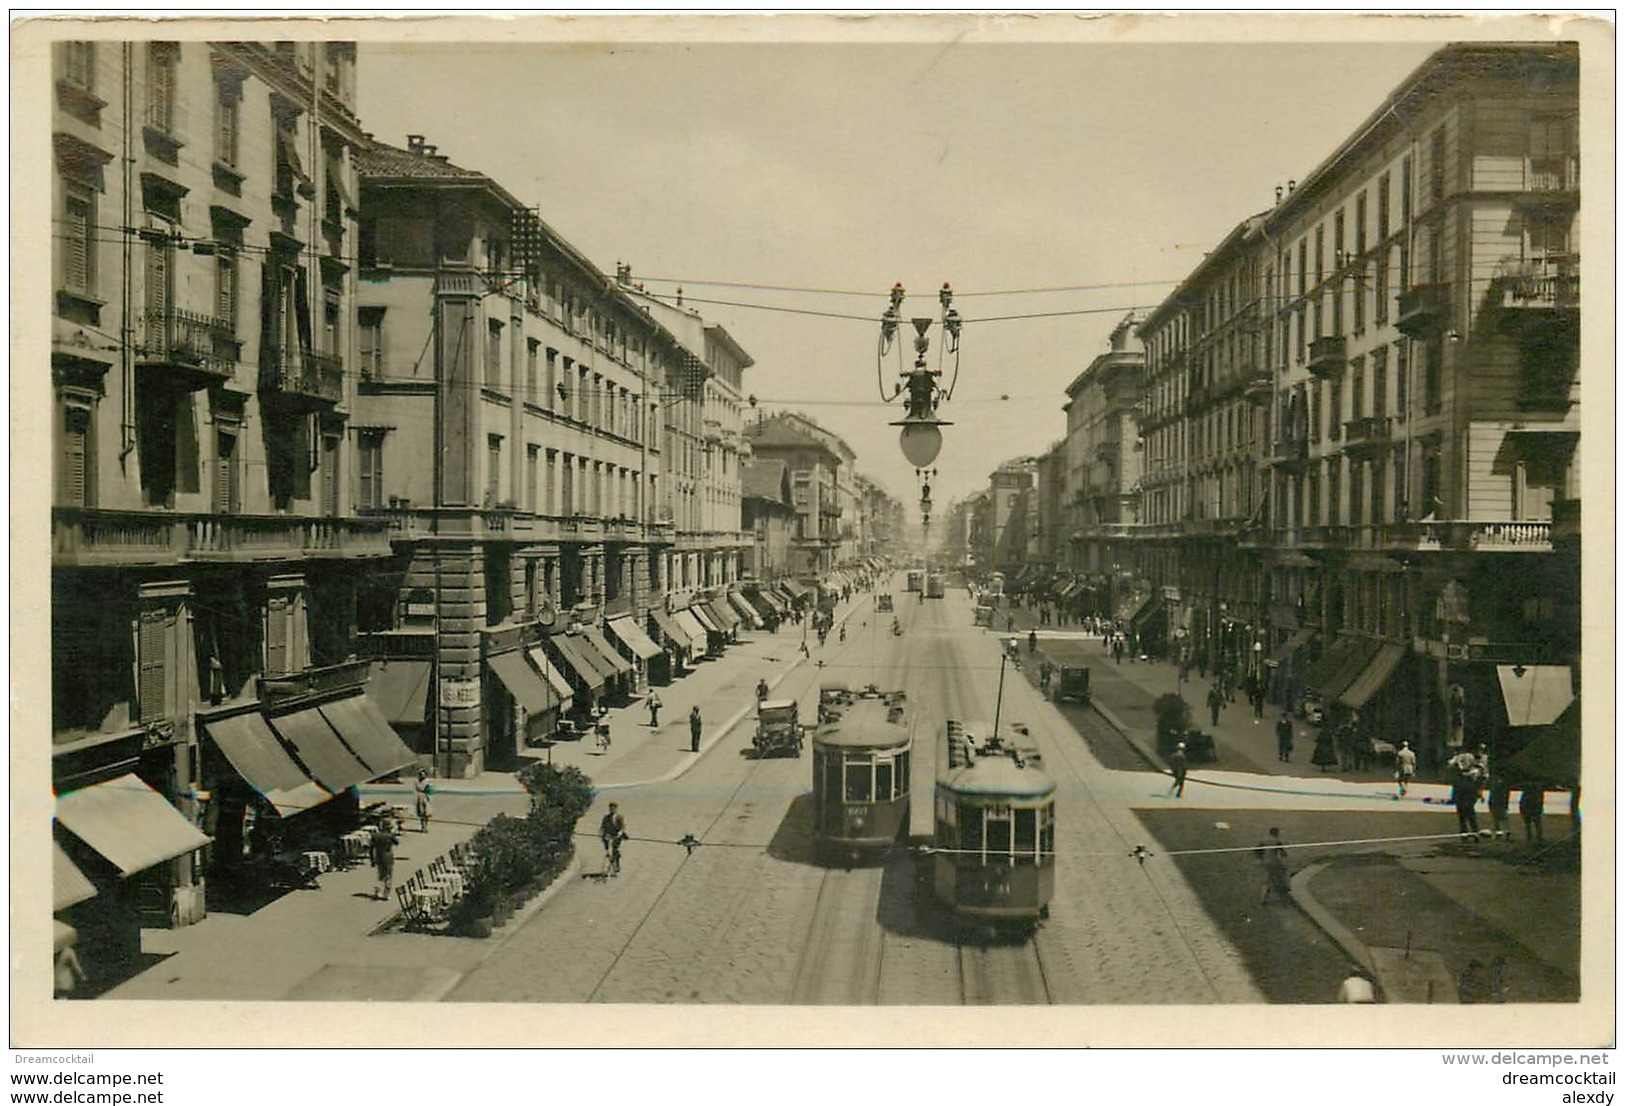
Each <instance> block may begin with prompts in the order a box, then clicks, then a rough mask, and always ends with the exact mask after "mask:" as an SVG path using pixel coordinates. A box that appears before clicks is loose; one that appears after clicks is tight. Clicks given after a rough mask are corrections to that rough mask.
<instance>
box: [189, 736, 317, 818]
mask: <svg viewBox="0 0 1625 1106" xmlns="http://www.w3.org/2000/svg"><path fill="white" fill-rule="evenodd" d="M203 728H204V730H205V731H206V732H207V733H208V735H209V736H210V737H212V738H214V743H215V745H216V746H217V747H218V748H219V749H220V751H221V752H222V753H224V754H225V757H226V759H227V760H228V761H230V762H231V766H232V767H233V768H235V769H236V770H237V774H238V775H239V776H241V777H242V778H243V782H244V783H246V784H248V786H249V787H252V788H253V789H254V790H255V791H257V792H259V793H260V794H261V795H263V796H265V800H266V802H268V803H270V804H271V805H272V806H273V807H274V808H276V812H277V813H278V814H280V815H281V816H282V817H284V818H289V817H292V816H293V815H295V814H299V813H302V812H304V811H307V810H310V809H311V808H312V807H318V806H321V805H322V804H323V803H325V802H327V800H329V799H331V798H332V797H333V793H332V792H331V791H328V790H327V789H326V788H324V787H322V786H321V785H320V784H318V783H316V782H315V781H313V780H312V779H311V778H310V777H309V776H307V775H306V774H305V770H304V769H303V768H301V767H299V765H297V764H295V763H294V760H293V757H291V756H289V755H288V750H287V749H285V748H283V747H282V742H280V741H278V740H277V738H276V734H274V733H272V732H271V727H270V726H268V725H266V724H265V716H264V715H262V714H259V713H257V712H256V713H253V714H239V715H236V716H235V717H232V718H221V719H218V720H210V721H208V722H205V723H204V724H203Z"/></svg>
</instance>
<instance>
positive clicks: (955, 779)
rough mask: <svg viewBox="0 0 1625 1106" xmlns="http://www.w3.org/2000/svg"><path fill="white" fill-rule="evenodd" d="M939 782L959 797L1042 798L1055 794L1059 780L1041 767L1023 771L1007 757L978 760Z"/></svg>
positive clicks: (948, 774)
mask: <svg viewBox="0 0 1625 1106" xmlns="http://www.w3.org/2000/svg"><path fill="white" fill-rule="evenodd" d="M937 783H938V784H939V785H941V786H942V787H945V788H947V789H948V790H950V791H952V792H954V793H955V794H956V795H986V796H993V795H1008V796H1010V797H1012V798H1023V799H1028V798H1042V797H1044V796H1046V795H1051V794H1053V793H1054V791H1055V781H1054V780H1053V779H1051V778H1050V776H1049V774H1048V773H1047V772H1045V771H1044V770H1043V769H1041V768H1036V767H1033V766H1031V765H1029V766H1027V767H1025V768H1022V767H1019V766H1018V765H1017V764H1016V762H1015V761H1014V760H1011V759H1010V758H1009V757H1007V756H986V757H976V758H975V759H973V760H972V761H971V762H970V763H969V764H966V765H963V766H962V767H959V768H954V769H951V770H950V771H948V772H946V773H944V774H943V775H942V777H941V778H940V779H938V780H937Z"/></svg>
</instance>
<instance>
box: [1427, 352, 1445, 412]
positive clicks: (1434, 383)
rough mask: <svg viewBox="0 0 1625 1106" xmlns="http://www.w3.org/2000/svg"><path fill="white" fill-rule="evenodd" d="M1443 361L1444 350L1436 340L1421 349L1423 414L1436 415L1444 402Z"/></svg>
mask: <svg viewBox="0 0 1625 1106" xmlns="http://www.w3.org/2000/svg"><path fill="white" fill-rule="evenodd" d="M1443 359H1444V350H1442V349H1441V348H1440V346H1439V342H1438V339H1433V340H1432V341H1429V342H1428V343H1426V344H1425V345H1423V347H1422V410H1423V413H1424V414H1429V415H1437V414H1438V413H1439V409H1440V407H1441V406H1442V405H1443V402H1444V395H1443V388H1442V380H1441V378H1442V375H1443V368H1442V366H1441V365H1440V362H1441V361H1442V360H1443Z"/></svg>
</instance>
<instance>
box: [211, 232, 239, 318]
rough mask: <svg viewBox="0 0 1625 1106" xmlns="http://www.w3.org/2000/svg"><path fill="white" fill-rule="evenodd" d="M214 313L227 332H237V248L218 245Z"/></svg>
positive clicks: (215, 261)
mask: <svg viewBox="0 0 1625 1106" xmlns="http://www.w3.org/2000/svg"><path fill="white" fill-rule="evenodd" d="M214 313H215V318H216V319H218V320H219V321H220V322H221V323H222V324H224V326H225V327H226V329H227V330H229V331H231V332H232V333H236V331H237V247H236V246H235V245H228V244H226V243H217V244H216V246H215V254H214Z"/></svg>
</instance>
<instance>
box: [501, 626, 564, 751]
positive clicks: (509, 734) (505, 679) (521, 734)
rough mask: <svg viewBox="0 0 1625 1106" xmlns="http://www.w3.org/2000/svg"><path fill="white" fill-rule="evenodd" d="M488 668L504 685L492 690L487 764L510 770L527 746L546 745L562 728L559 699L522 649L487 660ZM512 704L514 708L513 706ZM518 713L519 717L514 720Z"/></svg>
mask: <svg viewBox="0 0 1625 1106" xmlns="http://www.w3.org/2000/svg"><path fill="white" fill-rule="evenodd" d="M485 663H486V667H487V668H488V669H489V671H490V674H491V676H492V677H494V679H495V682H496V683H498V684H500V685H501V690H502V692H503V694H496V693H495V692H496V690H497V689H495V688H492V689H491V690H492V692H493V694H491V695H490V696H489V697H488V699H487V702H488V703H489V704H490V707H489V712H490V713H491V714H492V715H493V717H492V719H491V721H490V726H489V730H488V733H487V740H486V758H487V760H486V764H487V766H488V767H490V768H494V769H510V768H512V767H514V766H515V765H517V764H518V762H519V757H520V754H521V752H522V751H523V746H525V745H533V744H537V743H540V742H542V741H545V740H546V739H547V738H549V737H551V736H553V732H554V731H555V730H556V729H558V725H559V717H560V710H559V698H560V697H559V695H558V694H557V693H556V692H555V691H554V690H553V688H552V687H551V686H549V684H548V682H547V680H546V679H545V678H544V677H543V676H542V674H541V673H540V672H538V671H537V670H536V669H535V668H533V667H531V665H530V662H529V661H528V660H526V659H525V653H524V650H523V649H522V648H515V649H510V650H508V651H507V652H503V653H497V654H494V655H492V656H488V657H486V658H485ZM510 704H511V705H510ZM514 709H517V710H518V712H519V713H518V716H517V717H514V715H513V711H514Z"/></svg>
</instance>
